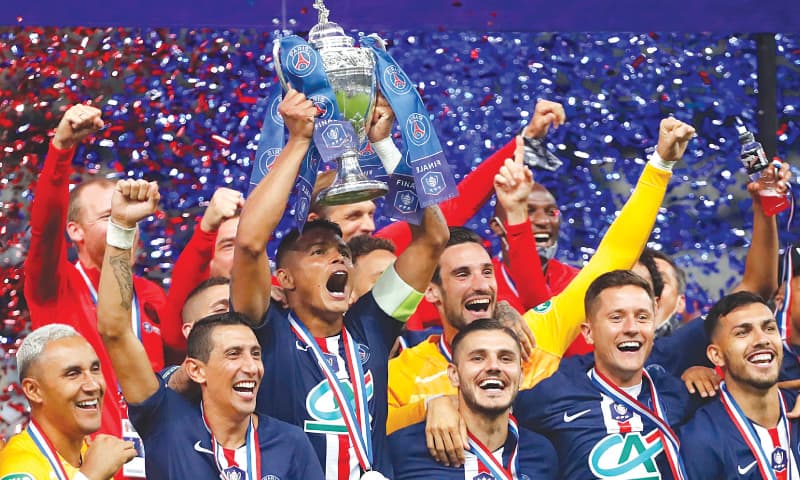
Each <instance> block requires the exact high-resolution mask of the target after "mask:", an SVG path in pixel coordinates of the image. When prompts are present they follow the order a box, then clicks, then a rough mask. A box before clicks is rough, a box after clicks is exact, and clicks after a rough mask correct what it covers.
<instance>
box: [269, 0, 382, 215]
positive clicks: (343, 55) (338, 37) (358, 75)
mask: <svg viewBox="0 0 800 480" xmlns="http://www.w3.org/2000/svg"><path fill="white" fill-rule="evenodd" d="M314 8H316V9H317V10H319V21H318V23H317V24H316V25H314V27H313V28H312V29H311V30H310V31H309V33H308V43H309V44H311V46H312V47H313V48H314V49H315V50H317V51H318V52H319V55H320V57H321V58H322V64H323V67H324V68H325V73H326V75H327V77H328V81H329V82H330V84H331V87H332V88H333V91H334V94H335V95H336V104H337V106H338V107H339V112H340V113H341V115H342V119H343V120H346V121H349V122H350V123H351V124H352V125H353V129H354V130H355V132H356V136H357V137H358V145H353V146H352V148H351V149H349V150H347V151H346V152H345V153H343V154H342V156H341V157H339V158H337V159H336V161H337V164H338V166H337V171H336V179H335V180H334V181H333V184H332V185H331V186H330V187H328V188H326V189H325V190H322V191H321V192H320V193H319V196H318V197H317V198H316V199H313V200H316V201H317V202H318V203H319V204H321V205H342V204H346V203H357V202H363V201H365V200H372V199H373V198H377V197H380V196H383V195H386V193H387V192H388V191H389V188H388V186H387V185H386V183H384V182H381V181H379V180H374V179H370V178H368V177H367V176H366V175H365V174H364V172H363V171H362V170H361V166H360V165H359V163H358V147H359V145H363V144H364V142H365V141H366V139H367V126H368V123H369V120H370V119H371V118H372V110H373V108H374V107H375V96H376V92H377V90H376V89H377V85H376V79H375V57H374V54H373V53H372V51H371V50H370V49H367V48H357V47H354V46H353V45H354V43H355V42H354V41H353V38H352V37H350V36H349V35H347V34H346V33H345V32H344V29H342V27H341V26H339V25H338V24H336V23H334V22H329V21H328V9H327V8H326V7H325V4H324V2H323V0H316V1H315V3H314ZM273 58H275V62H276V67H277V68H276V70H277V71H278V78H279V79H280V81H281V85H282V86H283V88H284V89H285V90H288V87H289V85H288V84H287V82H286V80H285V78H284V75H283V72H282V68H281V65H280V60H279V58H280V56H279V55H278V54H277V46H276V52H275V55H274V56H273Z"/></svg>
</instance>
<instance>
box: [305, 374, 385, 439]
mask: <svg viewBox="0 0 800 480" xmlns="http://www.w3.org/2000/svg"><path fill="white" fill-rule="evenodd" d="M364 381H365V382H366V384H367V388H366V391H367V401H369V400H370V399H372V396H373V394H374V392H375V385H374V384H373V381H372V371H370V370H367V371H366V372H365V374H364ZM339 384H340V385H341V387H342V392H343V393H344V396H345V397H346V399H347V403H349V404H350V405H352V406H353V408H355V395H354V394H353V384H352V383H350V380H339ZM306 412H308V415H309V416H310V417H311V418H313V420H306V421H305V422H304V424H303V430H305V431H306V432H310V433H324V434H333V435H347V427H346V426H345V423H344V418H343V417H342V412H340V411H339V406H338V405H337V403H336V398H335V397H334V396H333V392H332V391H331V387H330V385H329V384H328V380H326V379H323V380H322V381H320V382H319V383H318V384H317V385H316V386H314V388H312V389H311V390H310V391H309V392H308V394H307V395H306Z"/></svg>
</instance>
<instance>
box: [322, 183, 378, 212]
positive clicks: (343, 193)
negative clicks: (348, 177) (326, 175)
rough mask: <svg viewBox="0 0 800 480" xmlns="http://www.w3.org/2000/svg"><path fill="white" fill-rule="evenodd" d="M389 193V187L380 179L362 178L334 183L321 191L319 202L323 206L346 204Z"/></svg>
mask: <svg viewBox="0 0 800 480" xmlns="http://www.w3.org/2000/svg"><path fill="white" fill-rule="evenodd" d="M387 193H389V187H388V186H387V185H386V183H384V182H381V181H380V180H361V181H357V182H348V183H342V184H338V185H337V184H335V183H334V184H333V185H331V186H330V187H329V188H326V189H325V190H323V191H322V192H320V194H319V196H317V203H319V204H320V205H323V206H333V205H345V204H348V203H358V202H365V201H367V200H373V199H375V198H378V197H382V196H384V195H386V194H387Z"/></svg>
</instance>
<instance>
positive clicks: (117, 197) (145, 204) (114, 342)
mask: <svg viewBox="0 0 800 480" xmlns="http://www.w3.org/2000/svg"><path fill="white" fill-rule="evenodd" d="M159 198H160V195H159V193H158V184H156V183H155V182H147V181H145V180H121V181H119V182H117V185H116V187H115V188H114V194H113V196H112V197H111V218H110V219H109V223H108V235H107V237H106V254H105V256H104V257H103V267H102V268H101V269H100V288H99V290H98V292H97V331H98V332H99V333H100V337H101V338H102V339H103V344H105V346H106V351H108V356H109V358H110V359H111V365H112V366H113V367H114V373H116V374H117V380H118V381H119V385H120V388H122V394H123V395H124V397H125V399H126V400H127V401H128V402H129V403H141V402H143V401H145V400H147V399H148V398H149V397H150V396H152V395H153V394H154V393H155V392H156V390H158V379H157V378H156V376H155V374H154V373H153V370H152V368H151V366H150V360H149V359H148V357H147V352H145V349H144V346H143V345H142V343H141V342H140V341H139V339H138V338H137V337H136V334H135V333H134V332H133V330H132V329H131V309H132V308H133V307H132V303H133V274H132V273H131V259H132V254H131V248H132V247H133V243H134V240H135V235H136V228H137V227H136V225H137V222H139V220H142V219H144V218H147V217H149V216H150V215H152V214H154V213H155V211H156V207H157V206H158V200H159Z"/></svg>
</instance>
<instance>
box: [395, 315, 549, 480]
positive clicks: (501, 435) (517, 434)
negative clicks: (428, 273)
mask: <svg viewBox="0 0 800 480" xmlns="http://www.w3.org/2000/svg"><path fill="white" fill-rule="evenodd" d="M452 348H453V361H452V363H450V364H449V365H448V366H447V376H448V378H449V379H450V382H451V383H452V384H453V386H454V387H455V388H456V389H457V390H458V411H459V413H460V414H461V416H462V417H463V418H464V422H465V424H466V428H467V431H468V435H469V448H468V449H466V451H465V452H464V456H465V462H464V465H463V466H461V467H447V466H444V465H441V464H439V463H437V462H436V461H435V460H434V459H433V457H431V456H430V454H429V453H428V450H427V449H426V448H425V424H424V423H417V424H415V425H412V426H410V427H406V428H404V429H402V430H399V431H397V432H395V433H394V434H392V435H391V436H390V437H389V445H390V447H391V451H392V463H393V464H394V473H395V477H394V478H395V480H406V479H408V480H412V479H418V478H437V479H459V480H464V479H465V478H467V479H470V480H484V479H492V478H494V479H496V480H501V479H509V480H510V479H512V478H514V479H529V480H535V479H551V478H557V475H556V474H557V461H556V455H555V450H554V449H553V446H552V445H551V444H550V442H549V441H548V440H547V439H546V438H544V437H542V436H541V435H538V434H536V433H533V432H531V431H529V430H525V429H520V428H518V426H517V422H516V419H514V417H513V416H512V415H511V404H512V403H513V402H514V398H515V397H516V396H517V392H518V391H519V386H520V381H521V379H522V357H521V349H520V344H519V338H518V337H517V335H516V334H515V333H514V332H513V331H512V330H510V329H508V328H506V327H504V326H503V325H502V324H501V323H499V322H497V321H495V320H476V321H474V322H472V323H470V324H469V325H467V326H466V327H464V328H463V329H462V330H461V331H459V332H458V334H457V335H456V336H455V337H454V338H453V342H452Z"/></svg>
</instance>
